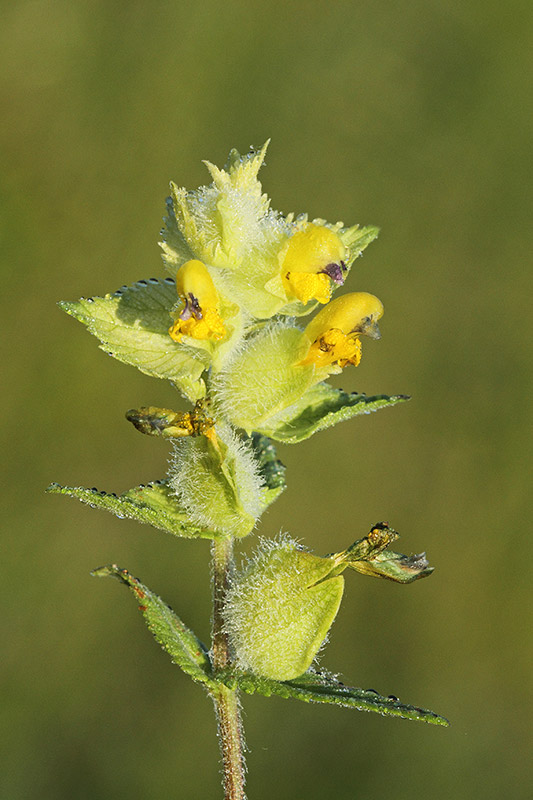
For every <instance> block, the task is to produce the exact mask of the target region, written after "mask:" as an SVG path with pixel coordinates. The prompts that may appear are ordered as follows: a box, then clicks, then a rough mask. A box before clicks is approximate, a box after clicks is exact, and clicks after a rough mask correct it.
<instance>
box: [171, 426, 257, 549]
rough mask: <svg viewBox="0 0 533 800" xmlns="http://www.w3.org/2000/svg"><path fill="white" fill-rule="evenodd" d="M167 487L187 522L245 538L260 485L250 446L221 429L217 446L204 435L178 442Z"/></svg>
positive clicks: (250, 526)
mask: <svg viewBox="0 0 533 800" xmlns="http://www.w3.org/2000/svg"><path fill="white" fill-rule="evenodd" d="M169 484H170V486H171V488H172V489H173V490H174V491H175V493H176V496H177V498H178V501H179V502H180V504H181V505H182V506H183V507H184V508H185V509H186V510H187V511H188V513H189V517H190V519H191V521H192V522H193V523H195V524H197V525H200V526H202V527H206V528H210V529H211V530H213V531H215V532H219V533H226V534H229V535H233V536H245V535H246V534H247V533H250V531H251V530H252V528H253V527H254V525H255V523H256V520H257V518H258V517H259V514H260V512H261V510H262V496H263V491H262V490H263V484H262V481H261V479H260V477H259V474H258V466H257V462H256V460H255V459H254V456H253V453H252V450H251V448H250V446H249V445H248V444H247V443H245V442H244V441H241V440H239V439H238V438H237V436H236V435H235V434H234V433H233V432H232V430H231V429H230V428H229V427H228V426H225V425H220V426H217V439H216V444H214V443H213V441H212V440H211V439H209V438H208V437H206V436H189V437H184V438H183V439H178V440H177V441H176V444H175V446H174V456H173V461H172V465H171V469H170V473H169Z"/></svg>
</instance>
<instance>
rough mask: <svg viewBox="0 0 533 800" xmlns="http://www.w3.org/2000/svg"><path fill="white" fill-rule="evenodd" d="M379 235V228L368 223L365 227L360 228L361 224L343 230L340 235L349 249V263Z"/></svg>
mask: <svg viewBox="0 0 533 800" xmlns="http://www.w3.org/2000/svg"><path fill="white" fill-rule="evenodd" d="M378 235H379V228H376V226H375V225H367V226H366V227H365V228H360V227H359V225H354V226H353V227H351V228H347V229H346V230H344V231H341V233H340V237H341V239H342V241H343V242H344V244H345V245H346V247H347V248H348V250H349V256H348V258H347V262H348V265H349V266H351V264H352V263H353V262H354V261H355V259H356V258H358V256H360V255H361V253H362V252H363V250H365V249H366V248H367V247H368V245H369V244H370V243H371V242H373V241H374V239H377V237H378Z"/></svg>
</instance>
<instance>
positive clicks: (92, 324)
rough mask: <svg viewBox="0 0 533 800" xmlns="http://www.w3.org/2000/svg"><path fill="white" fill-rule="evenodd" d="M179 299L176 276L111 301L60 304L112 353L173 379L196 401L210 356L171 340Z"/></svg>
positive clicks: (153, 281) (124, 289) (108, 296)
mask: <svg viewBox="0 0 533 800" xmlns="http://www.w3.org/2000/svg"><path fill="white" fill-rule="evenodd" d="M176 301H177V295H176V288H175V284H174V281H173V280H172V278H166V279H164V280H159V279H157V278H150V280H148V281H138V282H137V283H135V284H133V286H124V287H122V288H121V289H119V290H118V291H116V292H114V293H113V294H106V295H105V297H89V298H82V299H81V300H76V301H62V302H60V303H59V305H60V307H61V308H62V309H63V310H64V311H66V312H67V314H70V315H71V316H72V317H75V318H76V319H77V320H79V321H80V322H82V323H83V324H84V325H86V326H87V329H88V330H89V332H90V333H92V334H93V335H94V336H96V337H97V338H98V339H100V342H101V345H100V347H101V349H102V350H105V351H106V352H107V353H108V354H109V355H111V356H113V357H114V358H116V359H118V360H119V361H123V362H124V363H125V364H131V365H132V366H134V367H137V369H140V370H141V372H145V373H146V374H147V375H152V376H154V377H156V378H166V379H168V380H171V381H173V382H174V383H176V384H177V385H178V386H179V387H180V389H181V390H182V391H183V392H184V393H185V394H186V396H187V397H189V398H190V399H191V400H195V399H198V398H199V397H201V396H203V394H204V393H205V389H204V386H203V381H202V380H201V379H200V376H201V374H202V372H203V370H204V369H205V368H206V363H205V358H206V354H205V352H204V351H203V350H200V349H199V350H198V351H193V350H192V348H190V347H187V346H185V345H183V344H182V343H177V342H174V341H173V340H172V339H171V338H170V336H169V334H168V330H169V327H170V325H171V322H172V320H171V316H170V311H171V309H172V307H173V306H174V305H175V304H176ZM202 358H203V359H204V360H202Z"/></svg>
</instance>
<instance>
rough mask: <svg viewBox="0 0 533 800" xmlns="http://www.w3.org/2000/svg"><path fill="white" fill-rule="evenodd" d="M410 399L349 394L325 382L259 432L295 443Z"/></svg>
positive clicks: (398, 396) (267, 422)
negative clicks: (344, 422)
mask: <svg viewBox="0 0 533 800" xmlns="http://www.w3.org/2000/svg"><path fill="white" fill-rule="evenodd" d="M409 399H410V398H409V397H407V395H403V394H396V395H390V396H389V395H386V394H380V395H373V396H371V397H368V396H367V395H366V394H357V393H356V392H352V393H351V394H348V393H347V392H343V391H342V389H334V388H333V386H330V385H329V384H327V383H318V384H317V385H316V386H313V387H312V388H311V389H309V390H308V391H307V392H306V393H305V394H304V395H303V396H302V397H301V399H300V400H298V401H297V402H296V403H293V405H291V406H289V408H286V409H284V411H282V412H281V413H279V414H276V415H275V416H273V417H270V419H268V420H266V422H264V423H262V425H261V426H260V428H259V432H260V433H263V434H264V435H265V436H269V437H270V438H271V439H275V440H276V441H278V442H283V443H284V444H296V443H297V442H301V441H303V440H304V439H308V438H309V437H310V436H312V435H313V434H314V433H316V432H317V431H322V430H324V429H325V428H330V427H331V426H332V425H336V424H337V422H342V421H343V420H346V419H350V418H351V417H356V416H358V415H359V414H369V413H370V412H371V411H377V410H378V409H380V408H388V407H389V406H394V405H397V403H404V402H405V401H406V400H409Z"/></svg>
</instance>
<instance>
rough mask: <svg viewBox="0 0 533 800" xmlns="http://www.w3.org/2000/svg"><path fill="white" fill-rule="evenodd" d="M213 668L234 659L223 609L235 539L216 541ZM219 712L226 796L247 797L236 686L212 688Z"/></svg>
mask: <svg viewBox="0 0 533 800" xmlns="http://www.w3.org/2000/svg"><path fill="white" fill-rule="evenodd" d="M212 552H213V669H214V671H215V673H216V672H217V671H218V670H221V669H225V668H226V667H228V666H229V665H230V663H231V653H230V649H229V644H228V637H227V635H226V634H225V633H224V620H223V617H222V609H223V605H224V597H225V594H226V589H227V586H228V582H229V579H230V575H231V570H232V568H233V540H232V539H231V538H229V537H228V538H227V539H226V538H224V539H218V540H217V539H215V540H214V542H213V551H212ZM211 694H212V697H213V702H214V704H215V711H216V715H217V724H218V736H219V741H220V750H221V754H222V766H223V774H224V799H225V800H245V794H244V772H245V767H244V756H243V741H242V739H243V737H242V723H241V714H240V708H239V698H238V695H237V691H236V690H232V689H228V688H227V687H225V686H222V685H219V687H218V688H217V689H216V690H212V692H211Z"/></svg>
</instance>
